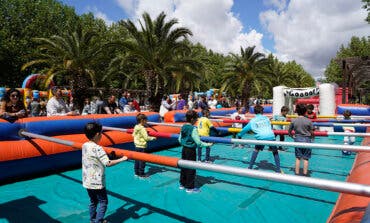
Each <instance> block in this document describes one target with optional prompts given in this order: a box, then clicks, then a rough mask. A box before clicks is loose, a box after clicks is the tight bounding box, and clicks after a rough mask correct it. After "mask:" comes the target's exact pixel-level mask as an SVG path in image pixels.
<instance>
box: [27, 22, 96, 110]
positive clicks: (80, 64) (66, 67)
mask: <svg viewBox="0 0 370 223" xmlns="http://www.w3.org/2000/svg"><path fill="white" fill-rule="evenodd" d="M95 37H96V33H95V32H93V31H91V29H89V30H83V29H82V26H81V25H77V27H76V30H75V31H73V32H66V33H65V34H63V35H60V36H59V35H53V36H51V37H50V38H35V40H36V42H37V43H38V46H37V48H38V49H39V51H38V52H37V54H35V59H34V60H31V61H29V62H28V63H26V64H24V65H23V67H22V69H26V68H28V67H31V66H34V65H40V66H43V67H44V71H45V73H46V74H47V76H48V79H53V78H54V77H60V78H62V80H64V81H65V82H64V83H68V84H69V85H70V86H71V87H72V90H73V92H74V95H75V99H76V101H77V104H78V105H80V107H81V109H82V105H83V99H84V98H85V97H87V96H89V95H88V94H87V93H88V91H87V90H88V87H90V86H92V87H96V83H97V81H96V73H95V71H94V70H93V62H94V59H95V58H96V56H97V55H99V53H100V51H101V48H102V47H101V46H100V42H98V41H96V40H95ZM89 80H90V83H89ZM59 83H60V82H59Z"/></svg>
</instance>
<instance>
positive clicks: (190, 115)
mask: <svg viewBox="0 0 370 223" xmlns="http://www.w3.org/2000/svg"><path fill="white" fill-rule="evenodd" d="M185 117H186V121H187V122H189V123H193V122H195V120H197V118H198V113H197V112H196V111H194V110H189V111H187V112H186V114H185Z"/></svg>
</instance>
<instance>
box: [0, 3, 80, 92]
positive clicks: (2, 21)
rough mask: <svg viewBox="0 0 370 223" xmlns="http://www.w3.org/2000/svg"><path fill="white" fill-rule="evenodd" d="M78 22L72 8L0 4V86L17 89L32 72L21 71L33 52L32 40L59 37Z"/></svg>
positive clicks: (47, 5) (53, 4) (30, 4)
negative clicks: (52, 36) (58, 35)
mask: <svg viewBox="0 0 370 223" xmlns="http://www.w3.org/2000/svg"><path fill="white" fill-rule="evenodd" d="M77 18H78V16H77V15H76V13H75V11H74V9H73V8H71V7H68V6H65V5H63V4H61V3H60V2H58V1H55V0H44V1H41V0H37V1H29V0H0V76H1V80H0V86H4V85H6V86H9V87H20V85H21V83H22V81H23V79H24V78H25V77H26V76H28V75H29V74H30V73H31V72H34V71H35V70H31V69H30V70H24V71H23V72H22V71H21V67H22V65H23V64H24V63H26V62H27V61H29V60H30V58H31V57H30V56H31V55H32V54H33V53H34V52H35V49H36V45H35V43H34V42H33V41H32V38H34V37H49V36H51V35H56V34H60V33H61V32H63V31H65V30H66V29H67V27H68V26H69V25H71V24H74V23H75V21H76V20H77Z"/></svg>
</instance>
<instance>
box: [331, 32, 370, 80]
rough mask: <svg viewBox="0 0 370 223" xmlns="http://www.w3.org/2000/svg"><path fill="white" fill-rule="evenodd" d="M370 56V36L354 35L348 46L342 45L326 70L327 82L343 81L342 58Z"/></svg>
mask: <svg viewBox="0 0 370 223" xmlns="http://www.w3.org/2000/svg"><path fill="white" fill-rule="evenodd" d="M357 56H360V57H361V56H370V36H368V37H367V38H366V37H362V38H359V37H355V36H354V37H352V38H351V41H350V43H349V44H348V46H347V47H345V46H343V45H342V46H341V47H340V49H339V51H338V52H337V55H336V56H335V58H334V59H332V60H331V61H330V63H329V65H328V66H327V67H326V70H325V78H326V82H329V83H330V82H335V83H337V84H341V82H342V68H341V67H340V64H339V63H340V59H341V58H346V57H357Z"/></svg>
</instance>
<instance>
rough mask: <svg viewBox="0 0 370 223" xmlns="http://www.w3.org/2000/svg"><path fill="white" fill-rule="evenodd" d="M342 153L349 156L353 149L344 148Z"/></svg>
mask: <svg viewBox="0 0 370 223" xmlns="http://www.w3.org/2000/svg"><path fill="white" fill-rule="evenodd" d="M342 154H343V155H346V156H348V155H351V151H346V150H342Z"/></svg>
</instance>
